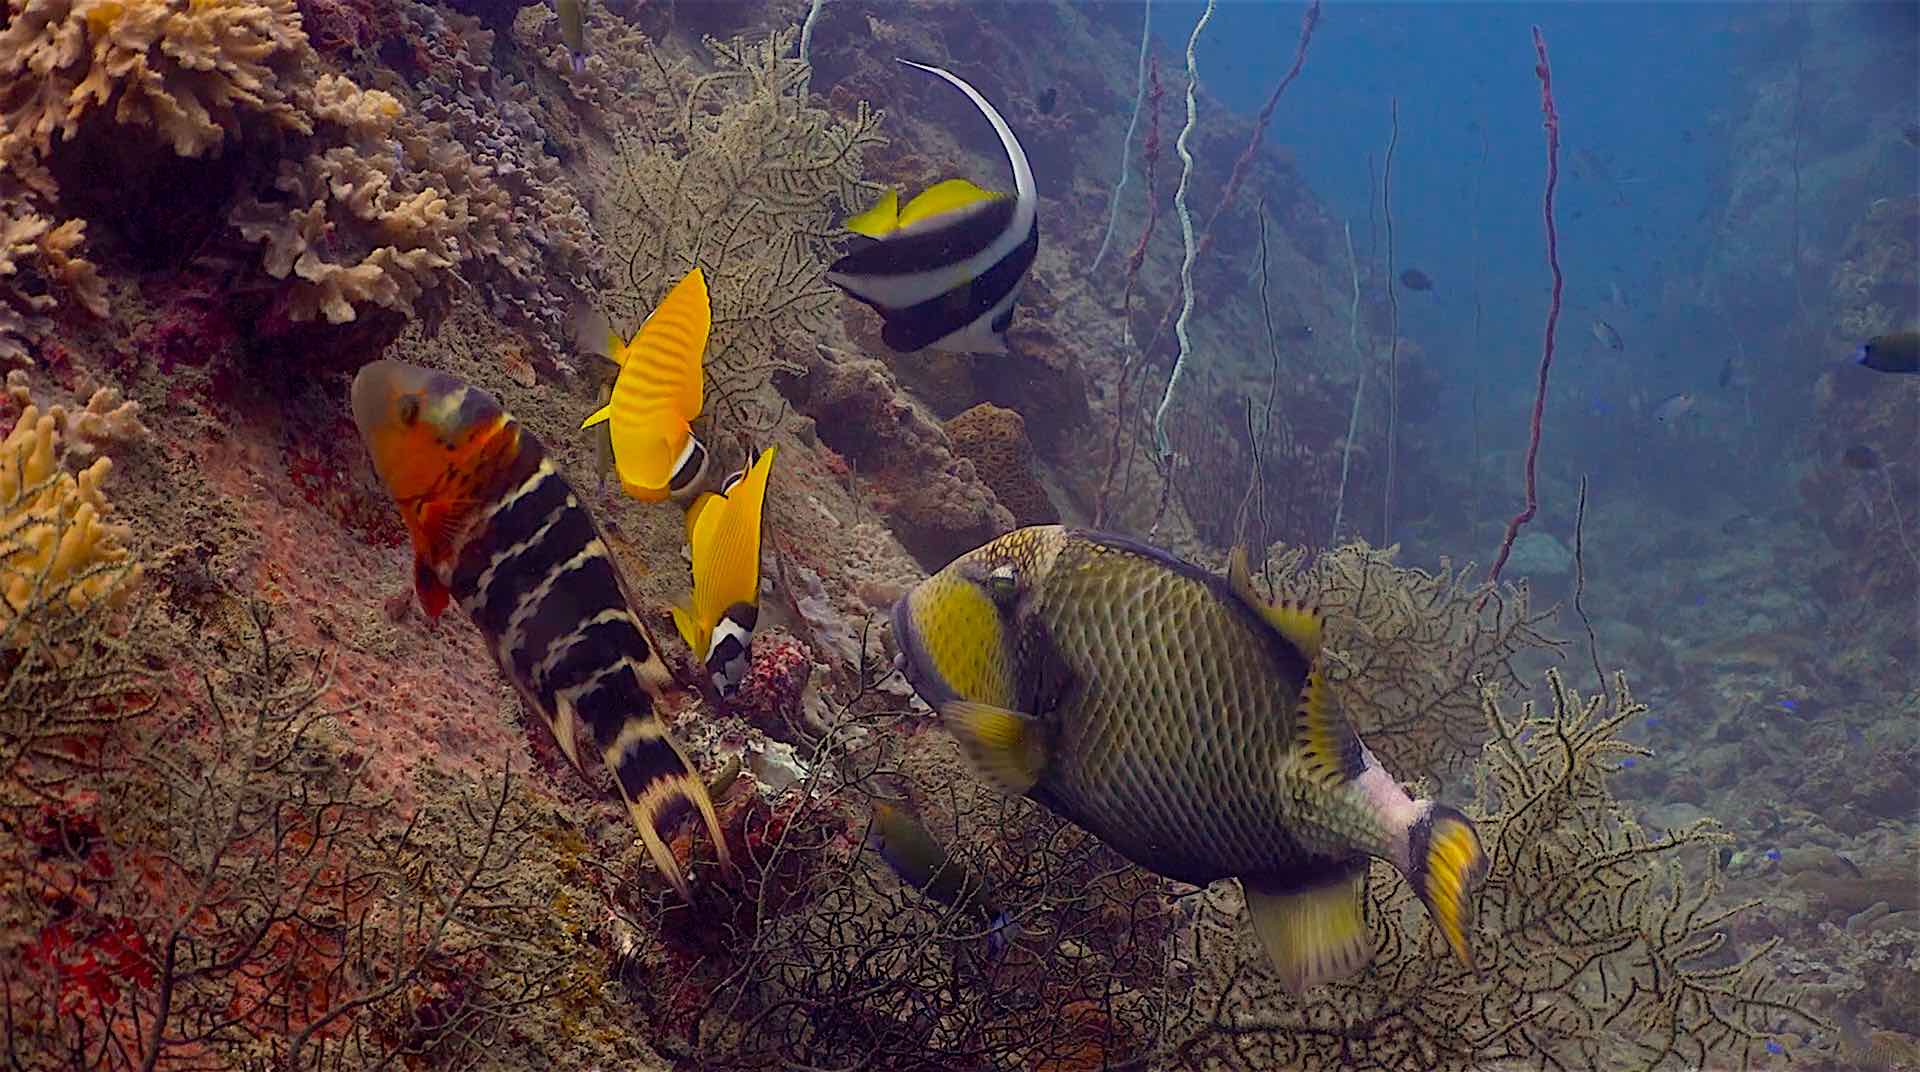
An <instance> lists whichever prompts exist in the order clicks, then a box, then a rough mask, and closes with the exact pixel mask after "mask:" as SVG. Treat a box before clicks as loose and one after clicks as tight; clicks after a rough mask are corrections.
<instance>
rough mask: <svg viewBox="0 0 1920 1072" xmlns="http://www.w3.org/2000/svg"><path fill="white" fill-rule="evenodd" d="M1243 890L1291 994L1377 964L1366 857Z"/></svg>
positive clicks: (1254, 882) (1255, 882)
mask: <svg viewBox="0 0 1920 1072" xmlns="http://www.w3.org/2000/svg"><path fill="white" fill-rule="evenodd" d="M1240 889H1241V891H1242V892H1243V893H1244V894H1245V895H1246V899H1247V917H1248V918H1249V919H1251V920H1252V921H1253V933H1254V934H1255V935H1256V936H1258V937H1259V939H1260V944H1261V946H1263V947H1265V949H1266V951H1267V956H1268V958H1269V959H1271V960H1272V961H1273V965H1274V967H1275V969H1277V970H1278V971H1279V973H1280V985H1281V986H1284V987H1285V988H1286V989H1287V990H1288V991H1289V992H1291V993H1295V994H1298V993H1301V992H1302V991H1305V990H1311V989H1312V988H1314V987H1316V986H1319V985H1320V984H1322V983H1327V982H1331V981H1333V980H1335V979H1341V978H1345V977H1346V976H1349V975H1352V974H1353V973H1354V972H1357V971H1359V970H1360V969H1361V968H1362V967H1364V966H1365V965H1366V963H1367V961H1369V960H1371V959H1373V933H1372V932H1371V931H1370V930H1369V929H1368V928H1367V920H1366V912H1365V907H1366V899H1367V862H1366V859H1365V858H1364V857H1362V858H1360V859H1358V860H1354V861H1351V862H1348V863H1345V864H1343V865H1340V866H1326V865H1322V866H1321V867H1318V868H1315V869H1313V870H1311V871H1308V872H1307V873H1306V874H1305V875H1303V876H1299V877H1292V878H1290V880H1289V881H1287V882H1284V883H1283V882H1275V881H1271V880H1264V881H1263V880H1262V879H1259V878H1252V877H1243V878H1242V879H1241V880H1240Z"/></svg>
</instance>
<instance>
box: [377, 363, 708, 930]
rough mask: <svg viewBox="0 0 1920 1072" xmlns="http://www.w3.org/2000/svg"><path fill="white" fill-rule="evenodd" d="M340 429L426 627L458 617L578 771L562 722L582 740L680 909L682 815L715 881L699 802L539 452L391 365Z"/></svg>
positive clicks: (433, 376)
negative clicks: (455, 607)
mask: <svg viewBox="0 0 1920 1072" xmlns="http://www.w3.org/2000/svg"><path fill="white" fill-rule="evenodd" d="M353 418H354V422H355V423H356V424H358V425H359V427H360V436H361V438H362V439H363V440H364V441H365V442H366V445H367V450H368V452H369V453H370V454H372V456H373V465H374V470H375V471H376V472H378V473H379V474H380V479H381V480H383V481H385V482H386V485H387V489H388V491H389V492H391V493H392V495H393V498H394V501H395V502H396V503H397V504H398V505H399V507H400V514H401V517H402V518H403V519H404V520H405V522H406V526H407V530H408V532H410V533H411V534H412V536H413V548H414V563H413V578H414V586H415V588H416V589H417V590H418V592H419V594H420V602H421V605H422V606H424V607H425V608H426V611H427V614H428V615H429V616H430V617H435V618H437V617H438V616H439V615H440V613H441V612H442V611H443V610H445V609H446V606H447V604H448V603H449V602H450V601H457V602H458V603H459V604H460V608H461V609H462V610H464V611H466V612H467V614H468V616H469V617H471V618H472V619H473V623H474V625H476V626H478V627H479V629H480V633H481V635H482V636H483V637H484V638H485V640H486V644H487V650H488V651H489V652H491V653H492V655H493V657H494V661H495V662H496V663H497V664H498V665H499V667H500V672H501V673H503V674H505V675H506V677H507V679H508V680H510V681H512V682H513V684H514V687H515V688H516V689H518V690H519V693H520V696H521V699H522V700H523V701H524V702H525V703H526V705H527V706H528V707H529V708H531V709H532V710H534V711H537V712H539V713H540V716H541V717H542V718H543V719H544V720H545V721H546V723H547V726H548V727H549V728H550V729H551V730H552V731H553V737H554V740H555V741H557V742H558V743H559V745H560V750H561V751H562V752H564V753H566V756H567V759H568V760H569V761H570V762H572V763H573V765H574V766H575V767H576V768H579V769H582V770H584V769H585V768H584V767H583V765H582V763H581V757H580V750H581V742H580V740H579V738H578V736H577V730H576V720H578V724H580V725H584V726H585V727H586V730H587V732H588V734H589V735H590V736H591V738H592V746H593V748H595V749H596V750H597V751H598V752H599V754H600V757H601V759H602V761H604V762H605V763H606V765H607V768H608V769H609V770H611V771H612V772H613V775H614V781H615V782H616V783H617V784H618V785H619V787H620V793H621V796H622V797H624V798H625V800H626V803H627V808H628V811H629V812H630V813H631V815H632V817H633V823H634V826H635V827H636V828H637V829H638V830H639V833H640V840H641V841H642V842H644V843H645V844H646V847H647V852H648V853H649V854H651V855H652V857H653V859H654V862H655V863H656V864H657V865H658V866H659V868H660V870H661V871H662V872H663V873H665V875H666V876H667V879H668V880H669V881H670V882H672V883H673V886H674V888H675V889H677V890H678V891H679V892H680V895H681V896H682V897H685V898H688V899H691V891H690V889H689V887H688V885H687V879H686V876H685V875H684V874H682V873H681V869H680V865H679V864H678V863H677V862H676V861H675V860H674V857H673V853H672V852H671V851H669V850H668V848H667V843H666V836H667V833H668V832H669V831H670V830H671V828H672V826H673V825H674V823H675V822H676V821H677V819H678V818H679V813H680V812H681V811H682V810H683V809H684V808H685V807H686V806H688V805H691V806H692V807H693V808H694V809H696V810H698V811H699V813H700V816H701V818H702V819H703V820H704V821H705V823H706V827H707V831H708V833H710V834H711V835H712V837H713V840H714V845H715V847H716V850H717V851H718V853H719V857H720V864H721V866H722V867H728V866H730V863H729V861H728V859H727V848H726V842H725V840H724V839H723V838H722V837H721V833H720V822H719V819H718V818H717V817H716V816H715V814H714V811H713V804H712V802H711V801H710V800H709V799H708V797H707V791H706V787H705V786H704V785H703V784H702V782H701V780H700V776H699V773H698V771H697V770H696V769H695V768H694V766H693V764H692V763H690V762H688V760H687V757H686V754H685V753H684V752H682V751H681V749H680V746H679V744H678V743H677V742H675V741H674V739H673V737H672V736H670V735H669V734H668V732H667V727H666V724H665V723H664V722H663V721H662V720H661V716H660V706H661V700H662V695H663V691H664V690H665V689H666V688H667V687H669V686H670V685H671V684H672V681H673V676H672V673H671V672H670V671H669V670H668V669H667V666H666V663H664V662H663V661H662V660H661V658H660V649H659V645H658V644H657V643H656V642H655V641H654V638H653V636H652V634H650V633H649V632H648V631H647V628H646V626H645V625H643V624H641V622H640V620H639V619H638V618H637V617H635V616H634V613H633V611H632V608H631V602H630V601H629V599H628V598H627V595H626V586H625V583H624V581H623V580H622V579H621V577H620V571H619V569H618V568H617V567H616V566H615V565H614V562H613V558H612V557H611V556H610V555H609V554H608V552H607V546H606V543H605V541H604V540H603V539H602V538H601V534H600V530H599V527H598V526H597V525H596V524H595V523H594V520H593V516H592V515H591V514H589V513H588V512H587V509H586V507H584V506H582V505H581V503H580V501H579V499H578V498H577V497H576V496H575V495H574V493H573V489H572V488H571V487H569V486H568V484H567V482H566V479H565V478H563V477H562V476H561V475H560V473H559V472H558V470H556V469H555V468H554V465H553V462H552V461H551V460H550V459H549V458H548V457H547V452H546V449H545V448H544V447H542V446H541V444H540V441H539V439H537V438H535V436H534V435H533V433H532V432H529V431H528V430H527V429H526V428H524V427H523V426H522V425H521V424H520V423H519V422H518V421H516V420H514V418H513V416H512V415H511V414H509V413H507V412H506V410H505V409H503V408H502V407H501V405H500V403H499V401H498V400H496V399H495V398H494V397H493V396H492V395H490V394H488V393H487V392H485V391H482V390H480V389H479V388H477V387H473V386H471V385H469V384H466V383H463V382H461V381H460V380H458V379H456V378H454V377H452V376H449V375H447V374H446V373H443V372H436V371H433V370H431V369H425V368H420V367H418V366H414V365H404V364H401V363H399V362H396V361H376V362H374V363H372V364H370V365H367V366H366V367H365V368H362V369H361V370H360V373H359V375H357V376H355V377H354V381H353Z"/></svg>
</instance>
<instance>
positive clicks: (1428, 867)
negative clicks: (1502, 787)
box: [1407, 804, 1487, 968]
mask: <svg viewBox="0 0 1920 1072" xmlns="http://www.w3.org/2000/svg"><path fill="white" fill-rule="evenodd" d="M1407 843H1408V850H1409V857H1410V863H1409V866H1408V870H1407V881H1408V882H1410V883H1412V884H1413V890H1414V892H1415V893H1417V894H1419V896H1420V900H1421V902H1422V903H1423V904H1425V905H1426V906H1427V912H1428V914H1429V915H1431V916H1432V917H1433V923H1434V926H1436V927H1438V928H1439V929H1440V935H1441V937H1443V938H1445V939H1446V941H1447V948H1449V949H1451V950H1453V955H1454V956H1456V957H1458V958H1460V963H1462V964H1465V965H1466V966H1467V967H1468V968H1473V967H1474V963H1473V950H1472V949H1471V948H1469V946H1468V944H1467V935H1468V933H1469V932H1470V931H1471V930H1472V927H1473V902H1472V900H1471V896H1472V893H1473V889H1474V887H1475V886H1476V885H1478V884H1479V881H1480V878H1481V876H1482V875H1483V874H1484V873H1485V872H1486V868H1487V853H1486V850H1485V849H1484V848H1482V847H1481V845H1480V834H1479V831H1477V830H1475V829H1474V826H1473V820H1471V819H1469V818H1467V816H1466V814H1465V813H1463V812H1462V811H1461V810H1460V809H1458V808H1455V807H1452V806H1450V805H1446V804H1433V805H1431V806H1430V807H1429V808H1428V810H1427V813H1426V814H1425V815H1424V816H1422V817H1421V818H1419V819H1418V820H1415V822H1414V824H1413V828H1412V829H1411V830H1409V831H1408V836H1407Z"/></svg>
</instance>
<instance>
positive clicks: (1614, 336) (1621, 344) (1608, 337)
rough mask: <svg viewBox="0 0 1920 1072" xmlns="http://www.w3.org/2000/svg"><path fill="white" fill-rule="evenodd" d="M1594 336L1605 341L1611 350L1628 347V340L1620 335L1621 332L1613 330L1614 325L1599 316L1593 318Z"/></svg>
mask: <svg viewBox="0 0 1920 1072" xmlns="http://www.w3.org/2000/svg"><path fill="white" fill-rule="evenodd" d="M1593 337H1594V338H1596V339H1599V340H1600V341H1601V342H1602V343H1605V344H1606V347H1607V349H1609V350H1625V349H1626V348H1627V342H1626V340H1625V339H1622V338H1621V337H1620V333H1619V332H1617V331H1615V330H1613V325H1612V324H1609V323H1607V322H1606V321H1604V320H1602V319H1600V318H1599V317H1597V316H1596V317H1594V318H1593Z"/></svg>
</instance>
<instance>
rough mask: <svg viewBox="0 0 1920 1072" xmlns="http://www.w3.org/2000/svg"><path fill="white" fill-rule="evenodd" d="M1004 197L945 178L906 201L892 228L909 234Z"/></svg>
mask: <svg viewBox="0 0 1920 1072" xmlns="http://www.w3.org/2000/svg"><path fill="white" fill-rule="evenodd" d="M1006 196H1007V195H1006V194H1001V193H995V192H993V191H992V190H983V189H981V188H980V187H978V186H975V185H974V184H973V183H971V182H968V181H967V180H966V179H947V180H946V181H944V182H936V183H934V184H933V185H932V186H929V187H927V188H926V189H924V190H922V191H920V195H919V196H918V197H915V198H914V199H913V200H911V201H909V202H907V207H905V208H903V209H901V210H900V216H899V219H898V220H896V221H895V223H894V227H895V228H896V229H898V230H900V231H903V232H910V231H912V230H913V229H914V228H915V227H916V226H919V227H926V226H930V225H935V224H938V223H940V222H942V221H943V220H945V219H947V218H949V217H951V216H954V215H956V214H958V213H961V212H967V211H970V210H972V209H975V208H978V207H980V206H981V205H982V204H984V203H986V202H988V201H995V200H1000V199H1003V198H1005V197H1006Z"/></svg>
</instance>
